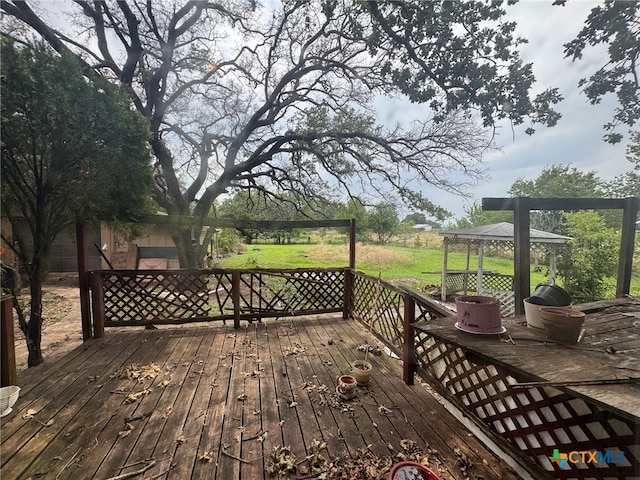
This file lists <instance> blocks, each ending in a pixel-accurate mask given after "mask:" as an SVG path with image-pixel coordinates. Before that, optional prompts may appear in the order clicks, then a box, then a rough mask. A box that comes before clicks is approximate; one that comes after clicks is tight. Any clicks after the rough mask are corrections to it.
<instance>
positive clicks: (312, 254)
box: [218, 244, 547, 286]
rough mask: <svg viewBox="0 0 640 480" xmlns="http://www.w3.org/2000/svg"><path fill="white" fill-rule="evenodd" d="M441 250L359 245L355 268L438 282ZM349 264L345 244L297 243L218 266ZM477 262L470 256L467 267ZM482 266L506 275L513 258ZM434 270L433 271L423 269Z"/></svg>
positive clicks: (254, 249) (537, 276)
mask: <svg viewBox="0 0 640 480" xmlns="http://www.w3.org/2000/svg"><path fill="white" fill-rule="evenodd" d="M465 261H466V255H465V254H464V253H457V252H450V253H449V261H448V268H449V269H450V270H457V269H464V267H465ZM442 262H443V252H442V250H437V249H432V248H429V249H427V248H421V247H405V246H397V245H385V246H379V245H360V244H359V245H358V246H357V247H356V270H358V271H361V272H364V273H366V274H369V275H372V276H375V277H377V276H378V275H380V276H381V278H382V279H384V280H400V279H402V280H405V281H407V283H411V284H413V285H414V286H424V285H440V281H441V278H440V273H439V272H441V271H442ZM348 265H349V250H348V246H347V245H327V244H315V245H314V244H311V245H307V244H299V245H272V244H268V245H262V244H260V245H248V246H247V249H246V250H245V252H244V253H243V254H241V255H233V256H231V257H227V258H224V259H222V260H221V261H220V263H219V264H218V266H220V267H223V268H258V267H259V268H313V267H315V268H327V267H346V266H348ZM477 265H478V259H477V256H472V257H471V261H470V268H471V269H472V270H475V269H476V268H477ZM483 267H484V269H485V270H493V271H496V272H499V273H504V274H507V275H513V261H512V260H510V259H507V258H492V257H485V258H484V264H483ZM425 272H436V273H429V274H427V273H425ZM546 280H547V278H546V276H545V275H544V273H541V272H536V271H533V269H532V272H531V284H532V285H537V284H538V283H540V282H545V281H546Z"/></svg>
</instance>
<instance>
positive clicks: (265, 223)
mask: <svg viewBox="0 0 640 480" xmlns="http://www.w3.org/2000/svg"><path fill="white" fill-rule="evenodd" d="M351 222H352V221H351V220H282V221H280V220H273V221H270V220H247V219H235V218H209V217H206V218H200V217H189V216H185V215H145V216H143V217H142V218H141V219H140V220H139V222H138V223H152V224H156V225H175V226H183V227H197V226H205V225H208V226H211V227H217V228H253V229H258V230H260V229H262V230H275V229H282V228H321V227H334V228H335V227H349V226H351Z"/></svg>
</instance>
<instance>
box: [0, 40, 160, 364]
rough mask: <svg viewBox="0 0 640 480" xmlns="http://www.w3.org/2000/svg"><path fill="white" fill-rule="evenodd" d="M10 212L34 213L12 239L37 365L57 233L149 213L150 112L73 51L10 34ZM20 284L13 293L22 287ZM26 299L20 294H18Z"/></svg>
mask: <svg viewBox="0 0 640 480" xmlns="http://www.w3.org/2000/svg"><path fill="white" fill-rule="evenodd" d="M1 96H2V126H1V128H2V130H1V138H2V213H3V215H6V216H8V217H9V218H10V219H11V220H12V222H14V221H17V219H18V218H20V219H22V220H23V221H25V222H26V224H27V225H28V229H29V233H30V235H29V238H22V237H20V236H17V237H15V238H13V239H11V238H8V237H6V236H5V235H6V232H2V239H3V241H4V242H5V244H6V245H8V246H9V247H11V248H13V249H14V253H15V254H16V255H17V258H18V261H19V263H20V264H21V265H22V266H23V267H24V268H25V270H26V274H27V277H28V279H29V284H30V294H31V305H30V312H31V313H30V316H29V318H28V319H27V318H26V317H25V314H24V313H23V312H22V311H20V310H19V311H18V319H19V325H20V329H21V330H22V331H23V332H24V334H25V337H26V339H27V346H28V350H29V359H28V364H29V366H33V365H38V364H40V363H42V361H43V359H42V352H41V349H40V340H41V329H42V284H43V282H44V279H45V277H46V274H47V271H48V261H49V257H50V254H51V247H52V243H53V241H54V239H55V237H56V236H57V235H58V234H59V233H60V232H61V231H63V230H65V229H68V228H70V227H72V226H73V225H74V224H75V223H76V222H78V221H81V222H84V223H95V222H97V221H117V220H124V221H132V220H135V219H136V218H137V217H138V216H139V215H140V214H142V213H145V212H147V207H148V206H149V195H150V191H151V183H152V175H151V165H150V159H151V156H150V152H149V149H148V141H149V136H150V132H149V127H148V123H147V121H146V120H145V119H144V118H143V117H142V116H141V115H140V114H138V113H137V112H135V111H133V110H132V109H131V107H130V106H131V100H130V98H129V97H128V96H127V95H126V94H125V92H124V91H122V90H120V89H118V88H117V87H115V86H114V85H112V84H111V83H109V82H107V81H105V80H104V79H102V78H100V77H98V76H97V75H95V73H93V72H91V73H86V72H83V70H82V69H81V66H80V64H79V63H78V62H77V60H76V59H75V58H73V57H71V56H70V55H67V54H64V55H62V56H60V55H58V54H55V52H52V51H50V50H49V49H48V48H45V47H44V46H42V45H40V46H19V47H18V46H16V45H14V44H13V43H12V42H10V41H7V40H6V39H3V41H2V83H1ZM14 293H15V292H14ZM16 305H18V302H16Z"/></svg>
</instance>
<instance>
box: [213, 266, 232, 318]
mask: <svg viewBox="0 0 640 480" xmlns="http://www.w3.org/2000/svg"><path fill="white" fill-rule="evenodd" d="M208 279H209V281H208V287H209V292H210V295H211V297H212V298H213V301H214V302H215V303H214V304H213V305H212V311H211V315H212V316H213V315H225V314H227V315H229V314H231V313H233V298H232V296H231V288H232V280H231V273H228V272H227V273H212V274H210V275H208Z"/></svg>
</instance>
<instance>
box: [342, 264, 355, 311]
mask: <svg viewBox="0 0 640 480" xmlns="http://www.w3.org/2000/svg"><path fill="white" fill-rule="evenodd" d="M352 299H353V270H351V269H350V268H345V269H344V298H343V307H342V318H343V319H345V320H346V319H347V318H349V317H352V316H353V315H352V312H351V305H352V303H353V300H352Z"/></svg>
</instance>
